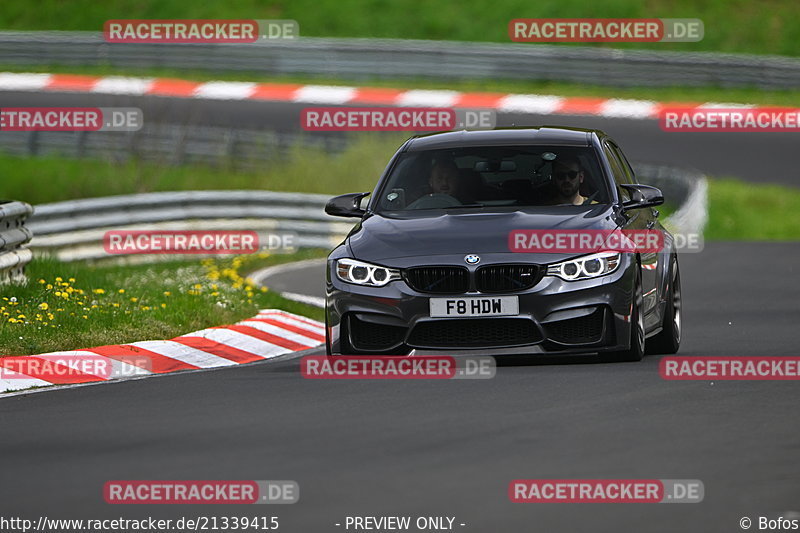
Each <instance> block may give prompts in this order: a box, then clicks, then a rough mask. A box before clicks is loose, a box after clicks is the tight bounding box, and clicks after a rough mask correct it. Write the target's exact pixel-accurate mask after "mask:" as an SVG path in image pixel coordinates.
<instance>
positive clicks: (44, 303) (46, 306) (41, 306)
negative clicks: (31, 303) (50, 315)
mask: <svg viewBox="0 0 800 533" xmlns="http://www.w3.org/2000/svg"><path fill="white" fill-rule="evenodd" d="M39 309H41V310H42V311H47V310H48V309H50V306H49V305H48V303H47V302H42V303H40V304H39Z"/></svg>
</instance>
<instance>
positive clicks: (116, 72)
mask: <svg viewBox="0 0 800 533" xmlns="http://www.w3.org/2000/svg"><path fill="white" fill-rule="evenodd" d="M0 72H48V73H62V74H85V75H95V76H139V77H164V78H177V79H185V80H191V81H250V82H257V83H297V84H315V85H339V86H342V85H344V86H358V87H389V88H395V89H434V90H435V89H441V90H456V91H463V92H493V93H504V94H505V93H515V94H548V95H557V96H582V97H596V98H631V99H637V100H655V101H657V102H687V103H693V102H697V103H703V102H729V103H740V104H759V105H775V106H792V107H796V106H798V105H800V90H797V89H795V90H762V89H757V88H754V87H753V88H735V89H734V88H721V87H685V86H681V85H680V80H675V85H674V86H672V87H604V86H601V85H585V84H577V83H562V82H543V81H533V80H480V79H476V80H452V81H440V80H430V79H423V78H413V77H409V78H402V79H390V80H387V79H376V78H363V79H359V80H352V79H344V78H336V77H330V76H311V75H303V76H300V75H297V76H274V75H267V74H264V73H263V72H256V71H254V72H245V71H241V72H209V71H194V70H178V69H163V68H135V67H131V68H125V69H121V68H118V67H111V66H91V67H89V66H65V65H49V66H48V65H45V66H41V65H39V66H19V65H3V64H2V58H0ZM145 118H146V117H145Z"/></svg>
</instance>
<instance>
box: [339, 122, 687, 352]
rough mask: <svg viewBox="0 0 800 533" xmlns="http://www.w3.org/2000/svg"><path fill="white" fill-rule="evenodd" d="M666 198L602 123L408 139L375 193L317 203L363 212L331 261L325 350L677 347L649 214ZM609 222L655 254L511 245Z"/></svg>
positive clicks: (670, 250)
mask: <svg viewBox="0 0 800 533" xmlns="http://www.w3.org/2000/svg"><path fill="white" fill-rule="evenodd" d="M663 201H664V198H663V196H662V194H661V192H660V191H659V190H658V189H656V188H654V187H649V186H646V185H641V184H639V183H638V182H637V180H636V177H635V176H634V172H633V170H632V169H631V166H630V164H629V163H628V161H627V159H626V158H625V156H624V154H623V153H622V151H621V150H620V148H619V147H618V146H617V144H616V143H615V142H614V140H613V139H611V138H610V137H609V136H607V135H606V134H605V133H603V132H602V131H599V130H586V129H576V128H562V127H541V128H509V129H495V130H488V131H459V132H447V133H436V134H431V135H425V136H417V137H413V138H411V139H409V140H408V141H406V142H405V143H404V144H403V145H402V146H401V147H400V149H399V150H398V151H397V153H396V154H395V155H394V156H393V157H392V159H391V161H390V162H389V164H388V166H387V167H386V170H385V171H384V173H383V175H382V176H381V178H380V180H379V181H378V184H377V186H376V187H375V190H374V191H373V192H372V193H354V194H346V195H342V196H337V197H335V198H333V199H331V200H330V201H329V202H328V204H327V206H326V212H327V213H328V214H331V215H337V216H345V217H358V218H360V220H359V221H358V223H357V224H356V225H355V227H354V228H353V229H352V230H351V232H350V233H349V234H348V236H347V237H346V239H345V240H344V242H342V243H341V244H340V245H339V246H338V247H336V248H335V249H334V250H333V251H332V252H331V254H330V255H329V257H328V261H327V276H326V278H327V279H326V286H327V298H326V331H327V335H326V337H327V351H328V354H329V355H366V354H369V355H402V354H421V353H445V352H446V353H449V354H456V353H467V354H478V353H480V354H489V355H498V356H500V355H503V354H587V353H601V354H603V355H605V356H606V357H608V358H611V359H614V360H620V361H636V360H640V359H641V358H642V356H643V355H644V354H645V352H648V353H675V352H677V351H678V348H679V346H680V340H681V289H680V273H679V269H678V258H677V254H676V252H675V250H674V244H673V238H672V236H671V235H670V234H669V233H668V232H667V231H666V230H665V229H664V228H663V227H662V226H661V224H660V223H659V221H658V216H659V213H658V211H657V210H656V209H655V206H657V205H660V204H661V203H663ZM616 231H628V232H635V231H652V232H658V233H659V234H660V235H663V238H662V241H660V245H659V246H658V247H657V248H640V247H629V248H625V247H621V248H615V249H609V248H608V247H605V246H600V247H599V248H597V249H591V248H580V249H576V248H574V247H572V246H559V245H554V246H551V247H544V246H535V247H525V246H520V245H524V244H525V243H529V241H526V238H528V237H536V238H537V239H538V238H539V237H542V240H541V241H537V244H541V243H544V242H548V241H547V240H546V237H548V234H550V235H549V236H550V237H552V239H551V242H555V243H556V244H558V243H559V242H560V243H562V244H563V243H564V242H575V241H565V240H563V239H562V240H561V241H559V239H560V237H559V236H561V237H563V236H564V235H570V234H575V235H581V234H592V235H597V234H598V232H599V234H602V235H604V236H608V235H611V234H613V232H616ZM525 232H528V233H527V234H526V233H525ZM520 235H522V237H519V236H520Z"/></svg>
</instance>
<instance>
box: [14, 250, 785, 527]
mask: <svg viewBox="0 0 800 533" xmlns="http://www.w3.org/2000/svg"><path fill="white" fill-rule="evenodd" d="M799 259H800V246H798V245H797V244H752V243H751V244H738V243H712V244H709V245H708V246H707V248H706V250H705V251H704V252H702V253H700V254H692V255H684V256H682V257H681V265H682V269H683V282H684V305H685V320H686V334H685V339H684V344H683V346H682V349H681V354H682V355H797V350H796V346H797V343H796V331H797V329H796V324H797V323H798V319H800V311H798V306H797V304H796V302H797V301H798V298H800V286H799V285H798V284H797V283H796V282H793V281H792V280H793V278H794V276H796V274H797V266H796V265H797V264H798V260H799ZM316 268H319V267H316ZM318 274H319V272H318V271H314V269H313V268H312V269H311V270H306V271H295V272H291V273H286V274H282V275H281V276H280V277H277V278H275V279H272V280H271V281H270V285H271V286H272V287H273V288H274V289H276V290H277V289H279V288H290V289H294V290H300V289H303V288H305V289H308V287H309V284H308V281H307V280H308V279H309V276H316V275H318ZM315 290H316V292H317V294H319V291H320V290H321V287H319V286H317V287H316V289H315ZM798 399H800V395H799V394H798V388H797V383H796V382H795V383H792V382H716V383H712V382H707V381H700V382H674V381H673V382H668V381H663V380H662V379H660V378H659V376H658V358H657V357H647V358H646V359H645V360H644V361H643V362H641V363H629V364H602V363H595V362H594V361H593V360H592V359H591V358H582V359H580V360H573V359H569V358H562V359H561V360H549V361H546V362H544V363H538V364H536V363H534V364H526V365H518V366H502V367H500V368H499V369H498V373H497V376H496V377H495V379H492V380H481V381H478V380H472V381H448V382H441V381H395V382H379V381H327V380H319V381H318V380H313V381H312V380H305V379H304V378H302V377H301V376H300V374H299V371H298V360H297V359H294V360H285V361H283V362H272V363H264V364H254V365H249V366H245V367H238V368H231V369H225V370H219V371H213V372H196V373H188V374H183V375H173V376H168V377H162V378H157V379H145V380H139V381H130V382H122V383H116V384H105V385H99V386H88V387H81V388H75V389H68V390H60V391H52V392H44V393H37V394H31V395H27V396H17V397H11V398H5V399H0V413H1V414H0V420H2V427H3V433H4V437H3V439H2V443H0V472H2V476H3V483H2V486H1V487H0V502H2V509H3V511H2V512H3V514H5V515H9V514H12V513H13V515H16V516H26V517H36V516H38V515H39V514H44V515H46V516H48V517H51V518H53V517H59V518H66V517H74V518H97V517H109V518H110V517H119V516H122V517H128V518H142V517H145V516H162V517H178V516H182V515H186V516H198V515H210V514H215V515H220V516H221V515H226V514H228V515H230V514H236V515H246V516H255V515H257V514H259V515H267V516H269V515H270V514H274V515H277V516H279V517H280V520H281V524H282V527H281V530H283V531H303V532H317V531H319V532H322V531H340V530H342V529H343V528H338V527H336V526H335V525H334V524H335V523H343V522H342V521H343V520H344V517H345V516H347V515H370V516H374V515H412V516H419V515H437V516H444V515H447V516H455V517H456V523H465V524H466V526H465V527H463V528H462V527H460V526H459V527H457V529H458V530H463V531H479V532H488V531H499V532H506V531H508V532H511V531H521V530H524V531H593V532H597V531H698V532H700V531H703V532H712V531H719V532H731V531H738V530H739V529H738V520H739V518H741V517H742V516H751V517H757V516H759V515H763V516H771V517H776V516H779V515H781V514H783V515H784V516H786V513H787V512H790V511H797V510H799V508H800V503H799V502H798V499H797V495H798V493H799V492H800V491H798V479H800V466H799V465H798V461H797V457H798V452H800V431H798V429H800V427H798V426H799V423H798V416H797V406H798ZM517 478H658V479H686V478H690V479H700V480H702V481H703V482H704V484H705V493H706V496H705V501H704V502H702V503H699V504H674V505H669V504H512V503H510V502H509V501H508V497H507V494H506V491H507V487H508V483H509V482H510V481H511V480H512V479H517ZM113 479H292V480H296V481H298V482H299V484H300V490H301V496H300V502H299V503H297V504H295V505H291V506H259V507H257V508H253V507H246V508H242V507H234V506H213V507H210V506H205V507H199V506H111V505H107V504H105V503H104V502H103V499H102V487H103V484H104V483H105V482H106V481H108V480H113Z"/></svg>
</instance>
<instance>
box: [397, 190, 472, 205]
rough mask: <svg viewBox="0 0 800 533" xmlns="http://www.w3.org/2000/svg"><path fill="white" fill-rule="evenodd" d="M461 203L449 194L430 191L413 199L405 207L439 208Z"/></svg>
mask: <svg viewBox="0 0 800 533" xmlns="http://www.w3.org/2000/svg"><path fill="white" fill-rule="evenodd" d="M457 205H463V204H462V203H461V202H460V201H458V199H457V198H454V197H453V196H450V195H449V194H442V193H432V194H426V195H425V196H423V197H422V198H418V199H416V200H414V201H413V202H412V203H410V204H409V205H408V207H407V208H406V209H441V208H443V207H455V206H457Z"/></svg>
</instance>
